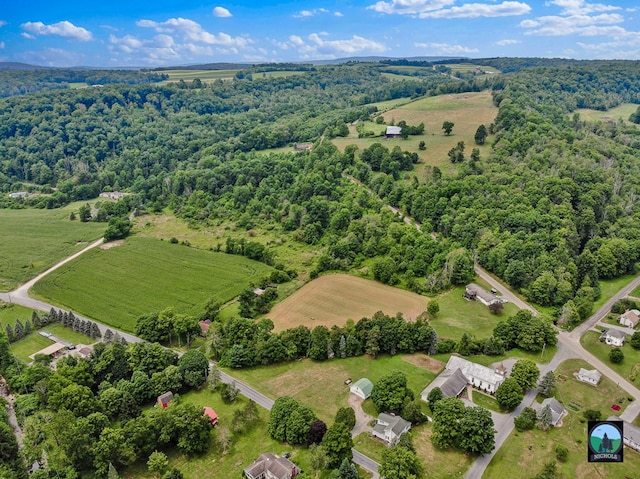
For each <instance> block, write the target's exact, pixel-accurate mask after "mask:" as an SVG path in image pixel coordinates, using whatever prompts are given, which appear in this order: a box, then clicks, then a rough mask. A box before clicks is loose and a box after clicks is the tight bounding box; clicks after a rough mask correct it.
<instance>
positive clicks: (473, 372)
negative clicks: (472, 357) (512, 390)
mask: <svg viewBox="0 0 640 479" xmlns="http://www.w3.org/2000/svg"><path fill="white" fill-rule="evenodd" d="M445 368H446V369H449V370H450V371H455V370H456V369H460V370H461V371H462V374H464V376H465V377H467V378H471V377H474V378H477V379H479V380H481V381H484V382H486V383H488V384H492V385H494V386H495V385H497V384H498V383H500V382H501V381H503V380H504V376H502V375H501V374H498V373H496V371H495V370H494V369H492V368H488V367H486V366H483V365H482V364H477V363H472V362H471V361H468V360H466V359H464V358H461V357H460V356H451V357H450V358H449V361H447V365H446V366H445ZM443 392H444V391H443Z"/></svg>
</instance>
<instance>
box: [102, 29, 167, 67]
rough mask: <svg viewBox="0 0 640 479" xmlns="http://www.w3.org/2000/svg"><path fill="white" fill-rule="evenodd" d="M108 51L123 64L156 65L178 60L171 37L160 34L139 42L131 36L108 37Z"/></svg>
mask: <svg viewBox="0 0 640 479" xmlns="http://www.w3.org/2000/svg"><path fill="white" fill-rule="evenodd" d="M109 43H110V45H109V50H111V52H112V53H114V54H116V55H117V56H118V58H119V59H121V60H124V61H125V63H130V62H133V63H135V62H138V63H144V64H151V65H153V64H157V63H159V62H164V61H168V60H177V59H179V58H180V54H179V52H178V49H177V48H176V47H177V46H176V44H175V42H174V40H173V38H172V37H170V36H169V35H165V34H161V35H156V36H155V37H153V38H151V39H146V40H141V39H139V38H137V37H134V36H133V35H125V36H124V37H116V36H115V35H109Z"/></svg>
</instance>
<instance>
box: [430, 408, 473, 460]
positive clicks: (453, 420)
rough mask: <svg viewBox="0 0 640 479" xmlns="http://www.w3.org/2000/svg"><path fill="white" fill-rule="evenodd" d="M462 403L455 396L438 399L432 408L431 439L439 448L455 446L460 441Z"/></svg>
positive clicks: (462, 413) (462, 414)
mask: <svg viewBox="0 0 640 479" xmlns="http://www.w3.org/2000/svg"><path fill="white" fill-rule="evenodd" d="M464 410H465V406H464V403H463V402H462V401H461V400H460V399H458V398H456V397H446V398H443V399H441V400H439V401H438V402H437V403H436V404H435V406H434V409H433V423H432V429H433V433H432V434H431V441H432V442H433V444H434V445H435V446H437V447H440V448H447V447H457V446H458V444H459V441H460V426H459V425H460V421H461V420H462V418H463V416H464Z"/></svg>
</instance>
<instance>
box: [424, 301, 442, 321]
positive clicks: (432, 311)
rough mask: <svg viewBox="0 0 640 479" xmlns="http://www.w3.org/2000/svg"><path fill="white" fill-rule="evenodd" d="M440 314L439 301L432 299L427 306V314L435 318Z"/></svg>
mask: <svg viewBox="0 0 640 479" xmlns="http://www.w3.org/2000/svg"><path fill="white" fill-rule="evenodd" d="M439 312H440V304H439V303H438V300H436V299H432V300H431V301H429V304H427V313H429V316H431V317H432V318H435V316H436V314H438V313H439Z"/></svg>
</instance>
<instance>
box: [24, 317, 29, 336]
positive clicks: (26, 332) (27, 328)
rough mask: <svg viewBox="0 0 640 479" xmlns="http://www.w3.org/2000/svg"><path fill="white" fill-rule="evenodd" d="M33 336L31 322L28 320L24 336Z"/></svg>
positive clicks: (25, 323)
mask: <svg viewBox="0 0 640 479" xmlns="http://www.w3.org/2000/svg"><path fill="white" fill-rule="evenodd" d="M30 334H31V321H29V320H28V319H27V320H26V321H25V322H24V335H25V336H29V335H30Z"/></svg>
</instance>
